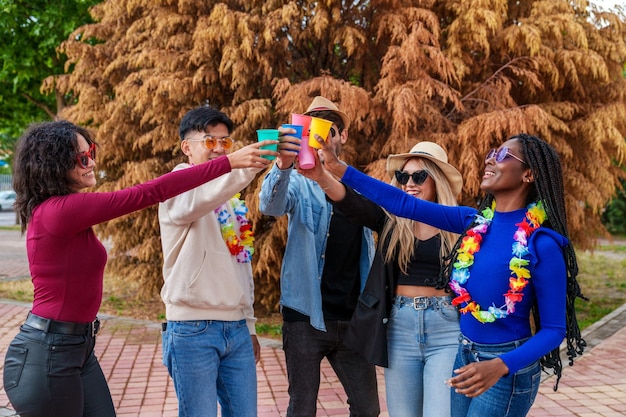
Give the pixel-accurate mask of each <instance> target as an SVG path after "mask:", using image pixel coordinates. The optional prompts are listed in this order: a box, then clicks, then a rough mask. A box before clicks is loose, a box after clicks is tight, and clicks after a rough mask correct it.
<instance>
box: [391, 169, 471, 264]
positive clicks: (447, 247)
mask: <svg viewBox="0 0 626 417" xmlns="http://www.w3.org/2000/svg"><path fill="white" fill-rule="evenodd" d="M410 159H419V160H420V162H421V163H422V164H423V166H424V168H423V169H424V170H426V172H428V175H429V176H430V177H431V178H432V179H433V181H434V182H435V192H436V195H437V197H436V200H435V202H436V203H439V204H443V205H446V206H457V205H458V202H457V201H456V196H455V195H454V194H453V193H452V189H451V187H450V182H449V181H448V178H447V177H446V176H445V175H444V174H443V172H442V171H441V169H439V167H438V166H437V165H436V164H435V163H434V162H432V161H430V160H428V159H425V158H420V157H416V158H407V160H406V161H404V164H403V167H404V165H406V163H407V162H408V161H409V160H410ZM390 184H391V185H393V186H394V187H397V188H401V186H400V183H398V181H397V180H396V178H395V177H394V178H392V180H391V181H390ZM387 217H388V220H387V222H385V226H384V227H383V231H382V233H381V236H380V238H381V239H383V241H385V240H387V239H388V242H389V243H388V246H387V251H386V253H385V254H384V257H385V263H390V262H392V261H393V260H394V259H395V258H396V257H397V259H398V266H399V267H400V270H401V271H402V272H403V273H406V272H407V268H408V265H409V262H410V261H411V257H412V256H413V253H414V252H415V247H416V246H415V234H414V233H413V226H414V225H415V223H417V222H416V221H415V220H411V219H405V218H402V217H397V216H395V215H393V214H391V213H387ZM439 234H440V235H441V249H440V252H439V254H440V257H441V259H442V261H443V259H445V258H446V257H447V256H448V255H449V253H450V251H451V250H452V248H453V247H454V244H455V242H456V240H457V239H458V237H459V235H458V234H455V233H451V232H447V231H444V230H441V231H440V232H439Z"/></svg>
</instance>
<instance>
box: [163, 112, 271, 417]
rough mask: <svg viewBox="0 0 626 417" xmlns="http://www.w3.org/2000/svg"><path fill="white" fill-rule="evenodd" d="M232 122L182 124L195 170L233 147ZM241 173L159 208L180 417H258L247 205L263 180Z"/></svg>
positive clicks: (166, 328)
mask: <svg viewBox="0 0 626 417" xmlns="http://www.w3.org/2000/svg"><path fill="white" fill-rule="evenodd" d="M232 130H233V122H232V121H231V120H230V119H229V118H228V116H226V114H224V113H222V112H221V111H218V110H216V109H213V108H211V107H208V106H203V107H198V108H195V109H193V110H191V111H189V112H188V113H187V114H186V115H185V116H184V117H183V119H182V121H181V124H180V129H179V133H180V138H181V149H182V151H183V153H184V154H185V155H187V158H188V162H187V163H182V164H179V165H178V166H176V168H174V170H180V169H187V168H189V167H190V166H192V165H197V164H201V163H203V162H206V161H209V160H211V159H214V158H217V157H219V156H221V155H224V154H227V153H228V152H229V150H230V149H231V148H232V146H233V139H232V138H231V136H230V134H231V132H232ZM261 169H262V168H259V169H233V170H232V172H230V173H228V174H225V175H223V176H222V177H220V178H216V179H215V180H212V181H209V182H207V183H206V184H204V185H202V186H200V187H197V188H195V189H193V190H190V191H188V192H186V193H183V194H180V195H179V196H176V197H174V198H171V199H169V200H167V201H165V202H164V203H161V204H159V225H160V227H161V244H162V247H163V258H164V264H163V279H164V284H163V288H162V290H161V298H162V299H163V302H164V303H165V307H166V318H167V322H166V323H163V332H162V338H163V364H164V365H165V366H167V368H168V371H169V374H170V376H171V377H172V379H173V381H174V387H175V389H176V396H177V397H178V415H179V417H184V416H198V415H203V416H217V403H218V402H219V404H220V407H221V410H222V416H223V417H256V413H257V385H256V365H255V363H256V361H258V360H259V357H260V346H259V342H258V340H257V337H256V332H255V327H254V323H255V321H256V319H255V317H254V310H253V301H254V283H253V279H252V268H251V266H250V260H251V256H252V253H253V251H254V250H253V246H252V242H253V237H252V229H251V226H250V224H248V221H247V219H246V213H247V208H246V206H245V204H244V202H243V200H240V199H239V192H240V191H241V190H242V189H244V188H245V187H246V186H247V185H248V184H249V183H250V182H251V181H252V180H253V179H254V177H255V175H256V174H257V173H258V172H259V171H260V170H261Z"/></svg>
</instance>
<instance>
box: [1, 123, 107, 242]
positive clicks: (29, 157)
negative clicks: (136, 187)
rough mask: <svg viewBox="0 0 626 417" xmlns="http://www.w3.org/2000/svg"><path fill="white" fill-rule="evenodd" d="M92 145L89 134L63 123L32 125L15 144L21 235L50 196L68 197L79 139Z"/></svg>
mask: <svg viewBox="0 0 626 417" xmlns="http://www.w3.org/2000/svg"><path fill="white" fill-rule="evenodd" d="M77 135H82V136H83V137H84V138H85V140H87V143H88V144H89V145H91V144H92V143H94V144H95V141H94V140H93V139H92V138H91V135H90V134H89V132H88V131H87V130H86V129H84V128H82V127H80V126H76V125H75V124H73V123H70V122H68V121H65V120H61V121H53V122H41V123H33V124H31V125H30V126H29V127H28V128H27V129H26V131H25V132H24V133H23V134H22V136H21V137H20V139H19V140H18V142H17V147H16V150H15V158H14V162H13V189H14V190H15V193H16V194H17V196H16V199H15V210H16V211H17V213H18V215H19V216H20V220H21V225H22V234H23V233H24V232H25V231H26V227H27V225H28V223H29V221H30V219H31V216H32V213H33V210H34V209H35V207H37V206H38V205H39V204H41V203H42V202H44V201H45V200H47V199H48V198H50V197H52V196H59V195H67V194H71V193H73V192H74V191H72V189H71V188H70V182H69V180H68V172H69V171H70V170H72V169H74V167H75V165H76V153H77V152H78V136H77Z"/></svg>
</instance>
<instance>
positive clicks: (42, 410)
mask: <svg viewBox="0 0 626 417" xmlns="http://www.w3.org/2000/svg"><path fill="white" fill-rule="evenodd" d="M95 342H96V339H95V337H94V336H92V335H90V334H85V335H66V334H59V333H47V332H44V331H42V330H38V329H35V328H32V327H30V326H28V325H26V324H24V325H22V326H21V327H20V332H19V333H18V334H17V336H16V337H15V339H13V341H12V342H11V344H10V345H9V348H8V350H7V354H6V358H5V360H4V389H5V391H6V393H7V396H8V397H9V400H10V401H11V404H12V405H13V408H15V411H16V412H17V413H18V414H19V415H20V417H114V416H115V409H114V408H113V401H112V399H111V393H110V391H109V387H108V385H107V383H106V380H105V378H104V374H103V373H102V369H101V368H100V364H99V363H98V360H97V359H96V356H95V355H94V352H93V348H94V345H95Z"/></svg>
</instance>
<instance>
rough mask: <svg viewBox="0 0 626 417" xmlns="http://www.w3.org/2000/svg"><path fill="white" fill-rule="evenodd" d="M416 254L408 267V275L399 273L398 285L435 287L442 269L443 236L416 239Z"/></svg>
mask: <svg viewBox="0 0 626 417" xmlns="http://www.w3.org/2000/svg"><path fill="white" fill-rule="evenodd" d="M415 245H416V248H415V252H414V253H413V256H412V257H411V260H410V261H409V265H408V266H407V271H406V272H407V273H406V274H404V273H402V271H399V272H398V283H397V285H414V286H420V287H434V286H435V285H436V281H437V277H438V276H439V270H440V269H441V257H440V255H439V250H440V248H441V235H439V234H437V235H435V236H433V237H431V238H430V239H428V240H419V239H415Z"/></svg>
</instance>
